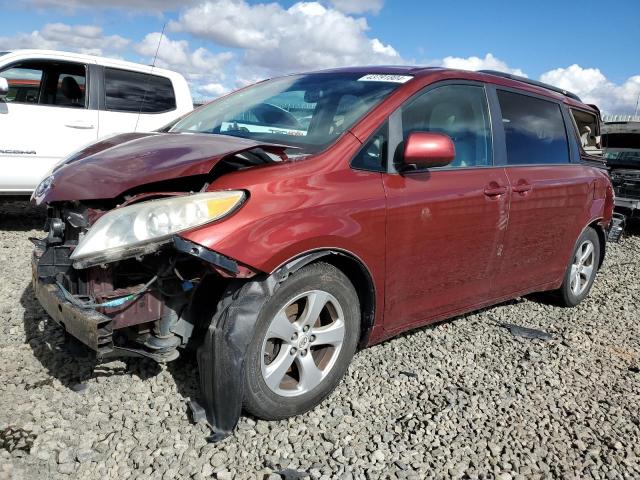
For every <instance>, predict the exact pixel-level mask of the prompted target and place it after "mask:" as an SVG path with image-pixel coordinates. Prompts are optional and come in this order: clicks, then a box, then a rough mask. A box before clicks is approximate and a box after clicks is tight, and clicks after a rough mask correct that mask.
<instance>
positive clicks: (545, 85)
mask: <svg viewBox="0 0 640 480" xmlns="http://www.w3.org/2000/svg"><path fill="white" fill-rule="evenodd" d="M478 72H479V73H487V74H489V75H495V76H496V77H502V78H508V79H510V80H517V81H518V82H522V83H527V84H529V85H533V86H535V87H541V88H546V89H547V90H551V91H552V92H556V93H559V94H561V95H564V96H565V97H569V98H573V99H574V100H577V101H578V102H582V100H580V97H579V96H578V95H576V94H575V93H571V92H569V91H567V90H564V89H562V88H558V87H554V86H553V85H549V84H548V83H542V82H538V81H537V80H531V79H530V78H525V77H521V76H519V75H513V74H511V73H505V72H498V71H497V70H478Z"/></svg>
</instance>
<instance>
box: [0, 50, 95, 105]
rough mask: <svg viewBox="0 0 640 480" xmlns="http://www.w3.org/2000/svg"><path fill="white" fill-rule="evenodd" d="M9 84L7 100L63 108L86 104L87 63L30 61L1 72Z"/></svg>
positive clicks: (0, 74)
mask: <svg viewBox="0 0 640 480" xmlns="http://www.w3.org/2000/svg"><path fill="white" fill-rule="evenodd" d="M0 76H3V77H5V78H6V79H7V81H8V83H9V95H7V97H6V100H7V101H8V102H13V103H34V104H35V103H37V104H40V105H56V106H60V107H75V108H84V107H85V97H86V95H85V93H86V66H85V65H82V64H77V63H66V62H56V61H29V62H22V63H19V64H17V65H13V66H11V67H9V68H7V69H6V70H3V71H1V72H0Z"/></svg>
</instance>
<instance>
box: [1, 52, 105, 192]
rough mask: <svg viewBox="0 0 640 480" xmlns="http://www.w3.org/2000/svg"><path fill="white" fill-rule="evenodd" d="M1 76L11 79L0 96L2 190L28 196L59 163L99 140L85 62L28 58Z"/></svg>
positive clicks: (7, 68)
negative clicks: (88, 88)
mask: <svg viewBox="0 0 640 480" xmlns="http://www.w3.org/2000/svg"><path fill="white" fill-rule="evenodd" d="M0 76H1V77H4V78H6V79H7V81H8V83H9V94H8V95H7V97H6V98H5V100H4V101H2V100H0V172H1V173H0V193H2V194H28V193H30V192H31V191H33V189H34V188H35V187H36V186H37V184H38V182H39V181H40V179H41V178H42V177H43V176H44V175H46V174H47V173H48V172H49V171H50V170H51V168H52V167H53V166H54V165H55V164H56V163H57V162H58V161H60V160H61V159H62V158H64V157H66V156H67V155H69V154H71V153H73V152H74V151H76V150H79V149H80V148H82V147H84V146H85V145H87V144H89V143H91V142H94V141H95V140H96V139H97V135H98V112H97V110H90V109H89V108H87V107H88V96H87V93H88V92H87V85H88V82H87V65H84V64H79V63H71V62H62V61H56V60H25V61H19V62H17V63H14V64H12V65H9V66H7V67H5V68H4V69H2V70H0Z"/></svg>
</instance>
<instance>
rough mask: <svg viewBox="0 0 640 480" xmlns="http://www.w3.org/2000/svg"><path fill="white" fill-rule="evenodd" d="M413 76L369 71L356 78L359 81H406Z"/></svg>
mask: <svg viewBox="0 0 640 480" xmlns="http://www.w3.org/2000/svg"><path fill="white" fill-rule="evenodd" d="M412 78H413V75H391V74H387V73H369V74H368V75H365V76H364V77H360V78H359V79H358V81H359V82H392V83H407V82H408V81H409V80H411V79H412Z"/></svg>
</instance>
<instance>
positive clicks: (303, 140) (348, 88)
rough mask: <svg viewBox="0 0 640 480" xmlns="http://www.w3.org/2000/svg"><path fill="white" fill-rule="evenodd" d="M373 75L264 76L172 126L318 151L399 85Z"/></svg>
mask: <svg viewBox="0 0 640 480" xmlns="http://www.w3.org/2000/svg"><path fill="white" fill-rule="evenodd" d="M371 77H372V76H367V75H365V76H363V75H362V74H355V73H317V74H310V75H295V76H289V77H284V78H278V79H274V80H269V81H266V82H261V83H258V84H256V85H253V86H251V87H249V88H246V89H244V90H240V91H238V92H236V93H233V94H231V95H229V96H227V97H224V98H221V99H220V100H217V101H215V102H213V103H211V104H209V105H208V106H206V107H203V108H201V109H199V110H197V111H196V112H194V113H193V114H191V115H189V116H187V117H185V118H183V119H182V120H180V121H179V122H177V123H176V124H175V125H174V126H173V127H172V128H171V129H170V130H169V131H170V132H191V133H213V134H221V135H230V136H236V137H243V138H251V139H255V140H259V141H264V142H269V143H281V144H286V145H291V146H292V147H297V150H292V151H291V152H290V153H291V154H296V152H297V153H298V154H308V153H315V152H318V151H320V150H323V149H324V148H326V147H327V146H328V145H329V144H330V143H332V142H333V141H334V140H335V139H337V138H338V137H339V136H340V135H341V134H342V133H343V132H345V131H346V130H348V129H349V128H350V127H351V126H353V125H354V124H355V123H356V122H357V121H358V120H359V119H360V118H362V117H363V116H364V115H365V113H366V112H368V111H369V110H371V109H372V108H373V107H374V106H375V105H377V104H378V103H379V102H380V101H381V100H382V99H384V98H385V97H386V96H387V95H389V93H391V92H392V91H393V90H395V89H396V88H397V87H398V86H399V83H396V82H394V81H391V80H386V79H385V77H386V76H385V75H380V76H376V77H375V78H374V79H373V80H372V79H371ZM388 77H391V76H390V75H389V76H388Z"/></svg>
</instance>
